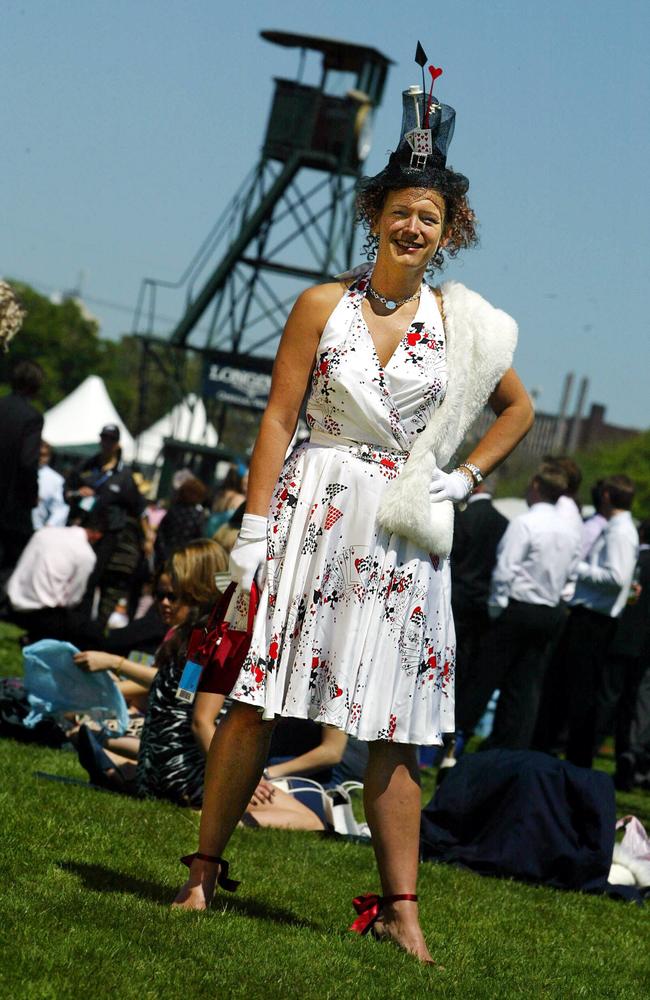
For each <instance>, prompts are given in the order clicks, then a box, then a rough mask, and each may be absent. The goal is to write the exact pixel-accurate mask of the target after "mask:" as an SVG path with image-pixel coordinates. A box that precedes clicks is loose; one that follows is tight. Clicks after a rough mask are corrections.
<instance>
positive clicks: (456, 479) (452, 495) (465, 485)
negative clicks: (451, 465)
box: [429, 469, 472, 503]
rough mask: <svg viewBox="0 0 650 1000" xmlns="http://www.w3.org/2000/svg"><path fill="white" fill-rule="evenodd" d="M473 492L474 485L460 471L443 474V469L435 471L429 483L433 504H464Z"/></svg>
mask: <svg viewBox="0 0 650 1000" xmlns="http://www.w3.org/2000/svg"><path fill="white" fill-rule="evenodd" d="M471 492H472V484H471V483H470V481H469V478H468V477H467V476H465V475H463V473H462V472H459V471H458V469H454V471H453V472H443V471H442V469H435V470H434V472H433V476H432V477H431V482H430V483H429V496H430V498H431V500H432V502H433V503H439V502H440V501H441V500H452V501H453V502H454V503H462V501H463V500H465V499H466V498H467V497H468V496H469V494H470V493H471Z"/></svg>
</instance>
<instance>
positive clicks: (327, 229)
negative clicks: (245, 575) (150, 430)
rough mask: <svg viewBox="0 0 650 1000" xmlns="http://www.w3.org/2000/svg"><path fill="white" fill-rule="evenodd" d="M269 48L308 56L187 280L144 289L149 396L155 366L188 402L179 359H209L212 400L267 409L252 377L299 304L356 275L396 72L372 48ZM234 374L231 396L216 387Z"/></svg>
mask: <svg viewBox="0 0 650 1000" xmlns="http://www.w3.org/2000/svg"><path fill="white" fill-rule="evenodd" d="M261 36H262V38H264V39H266V41H268V42H271V43H273V44H276V45H280V46H283V47H287V48H295V49H298V50H299V52H300V61H299V69H298V74H297V78H296V79H294V80H288V79H284V78H276V79H275V90H274V94H273V98H272V102H271V110H270V114H269V118H268V122H267V127H266V134H265V137H264V141H263V144H262V149H261V154H260V158H259V160H258V162H257V164H256V166H255V167H254V168H253V169H252V170H251V172H250V173H249V174H248V175H247V176H246V178H245V179H244V181H243V182H242V184H241V186H240V188H239V190H238V191H237V193H236V194H235V196H234V197H233V198H232V200H231V201H230V203H229V204H228V206H227V208H226V209H225V211H224V212H223V214H222V215H221V217H220V218H219V219H218V220H217V222H216V224H215V225H214V226H213V228H212V230H211V232H210V233H209V234H208V236H207V237H206V239H205V240H204V242H203V243H202V245H201V247H200V248H199V250H198V251H197V253H196V254H195V256H194V258H193V259H192V261H191V262H190V264H189V265H188V267H187V268H186V270H185V272H184V273H183V274H182V275H181V277H180V278H179V280H178V281H177V282H163V281H157V280H154V279H149V278H147V279H145V280H144V281H143V282H142V286H141V289H140V296H139V300H138V305H137V308H136V316H135V321H134V333H135V334H137V335H138V336H139V337H140V339H141V340H142V343H143V358H142V365H141V382H142V385H141V391H142V393H143V394H146V391H147V366H148V364H150V363H151V362H152V361H153V362H154V363H156V364H157V365H158V366H159V367H160V368H163V369H165V370H166V371H167V372H168V374H169V378H170V379H172V380H174V381H175V382H176V383H177V384H178V390H179V391H178V395H179V397H180V396H182V395H183V394H184V390H183V387H182V381H183V378H182V369H183V364H182V358H183V356H184V352H185V351H187V350H191V351H193V352H199V353H200V354H201V355H203V358H204V392H205V394H206V395H207V396H208V397H209V396H212V398H216V399H218V400H222V401H223V402H227V403H228V404H229V405H232V404H234V405H240V406H243V407H246V406H250V407H251V408H253V409H260V408H262V402H261V396H262V395H263V391H262V392H260V385H259V378H258V385H257V392H256V391H255V390H254V389H251V390H250V391H248V392H246V391H245V378H246V373H248V374H249V375H250V376H251V378H252V381H253V382H254V381H255V376H256V375H257V376H261V375H265V376H266V377H267V380H268V373H269V372H270V370H271V366H272V355H273V354H274V353H275V351H274V348H275V347H276V346H277V340H278V338H279V335H280V333H281V332H282V328H283V326H284V323H285V320H286V317H287V314H288V311H289V308H290V306H291V304H292V303H293V301H294V299H295V297H296V295H297V294H298V292H299V291H301V289H302V288H303V287H304V286H305V285H306V284H308V283H309V284H312V283H314V282H318V281H326V280H328V279H329V278H331V277H332V275H334V274H336V273H338V272H340V271H343V270H345V269H346V268H347V267H349V266H350V264H351V263H352V254H353V238H354V237H353V226H354V196H355V188H356V184H357V181H358V178H359V175H360V174H361V171H362V167H363V162H364V160H365V158H366V156H367V154H368V152H369V150H370V130H371V124H372V117H373V113H374V110H375V109H376V108H377V107H378V105H379V103H380V101H381V97H382V94H383V90H384V85H385V82H386V76H387V72H388V68H389V66H390V65H391V62H392V61H391V60H390V59H389V58H388V57H387V56H385V55H382V53H380V52H378V51H377V50H376V49H374V48H369V47H368V46H365V45H355V44H352V43H349V42H341V41H334V40H332V39H326V38H316V37H312V36H309V35H296V34H290V33H286V32H280V31H263V32H261ZM312 53H318V55H319V56H320V60H321V66H320V79H319V82H318V83H317V84H316V85H308V84H306V83H303V82H302V80H303V72H304V68H305V62H306V59H307V57H308V56H309V57H310V58H311V54H312ZM174 295H175V297H176V302H178V297H179V295H180V296H181V297H182V305H181V310H182V315H181V318H180V319H179V320H178V321H177V322H176V323H175V324H174V326H173V327H172V329H171V330H170V328H169V325H168V321H166V320H164V319H163V318H162V317H161V315H160V312H159V310H160V309H161V304H162V305H163V308H164V300H165V297H166V296H167V301H168V302H169V296H174ZM165 311H166V312H168V313H169V312H171V310H169V309H165ZM177 314H178V313H177ZM165 348H166V351H165ZM169 348H174V349H175V350H172V351H170V350H169ZM179 358H180V359H181V363H180V365H179ZM172 359H173V360H172ZM226 370H227V371H229V372H230V376H229V377H227V378H226V382H227V383H228V385H227V386H226V389H224V383H223V382H219V379H218V378H217V379H216V381H215V378H213V379H212V382H211V380H210V378H209V377H208V373H209V372H212V374H213V376H214V373H215V371H216V372H219V373H222V372H223V371H226ZM233 371H236V372H238V373H239V378H237V377H235V378H234V379H233V375H232V373H233ZM236 382H238V385H237V386H235V384H234V383H236ZM187 388H190V387H187ZM192 388H195V387H192ZM228 390H230V391H228Z"/></svg>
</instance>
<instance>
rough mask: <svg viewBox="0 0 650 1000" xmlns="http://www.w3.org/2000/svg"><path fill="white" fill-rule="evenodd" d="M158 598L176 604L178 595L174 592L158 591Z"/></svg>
mask: <svg viewBox="0 0 650 1000" xmlns="http://www.w3.org/2000/svg"><path fill="white" fill-rule="evenodd" d="M156 597H157V599H158V600H159V601H169V603H170V604H174V603H175V602H176V601H177V600H178V594H175V593H174V591H173V590H157V591H156Z"/></svg>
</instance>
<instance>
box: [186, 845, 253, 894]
mask: <svg viewBox="0 0 650 1000" xmlns="http://www.w3.org/2000/svg"><path fill="white" fill-rule="evenodd" d="M195 858H198V859H199V860H200V861H207V862H208V863H209V864H213V865H219V874H218V875H217V885H218V886H219V887H220V888H221V889H225V890H226V892H237V889H238V888H239V885H240V883H239V882H236V881H235V879H232V878H228V871H229V869H230V866H229V864H228V862H227V861H226V860H225V858H218V857H216V856H215V855H214V854H202V853H201V852H200V851H195V852H194V854H185V855H184V856H183V857H182V858H181V859H180V860H181V864H183V865H186V867H187V868H191V867H192V862H193V861H194V859H195Z"/></svg>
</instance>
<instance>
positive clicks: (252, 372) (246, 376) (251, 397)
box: [203, 351, 273, 410]
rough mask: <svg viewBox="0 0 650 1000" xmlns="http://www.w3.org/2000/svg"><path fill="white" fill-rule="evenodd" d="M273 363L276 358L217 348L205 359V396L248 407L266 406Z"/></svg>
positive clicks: (258, 407) (262, 408)
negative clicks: (258, 356) (236, 352)
mask: <svg viewBox="0 0 650 1000" xmlns="http://www.w3.org/2000/svg"><path fill="white" fill-rule="evenodd" d="M272 367H273V359H272V358H256V357H254V356H253V355H249V354H232V353H230V352H226V351H215V352H214V353H212V354H209V355H208V356H207V357H206V358H205V360H204V362H203V397H204V398H205V399H216V400H218V401H219V402H220V403H229V404H230V405H231V406H243V407H245V408H246V409H247V410H264V409H265V408H266V404H267V401H268V398H269V392H270V391H271V369H272Z"/></svg>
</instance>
